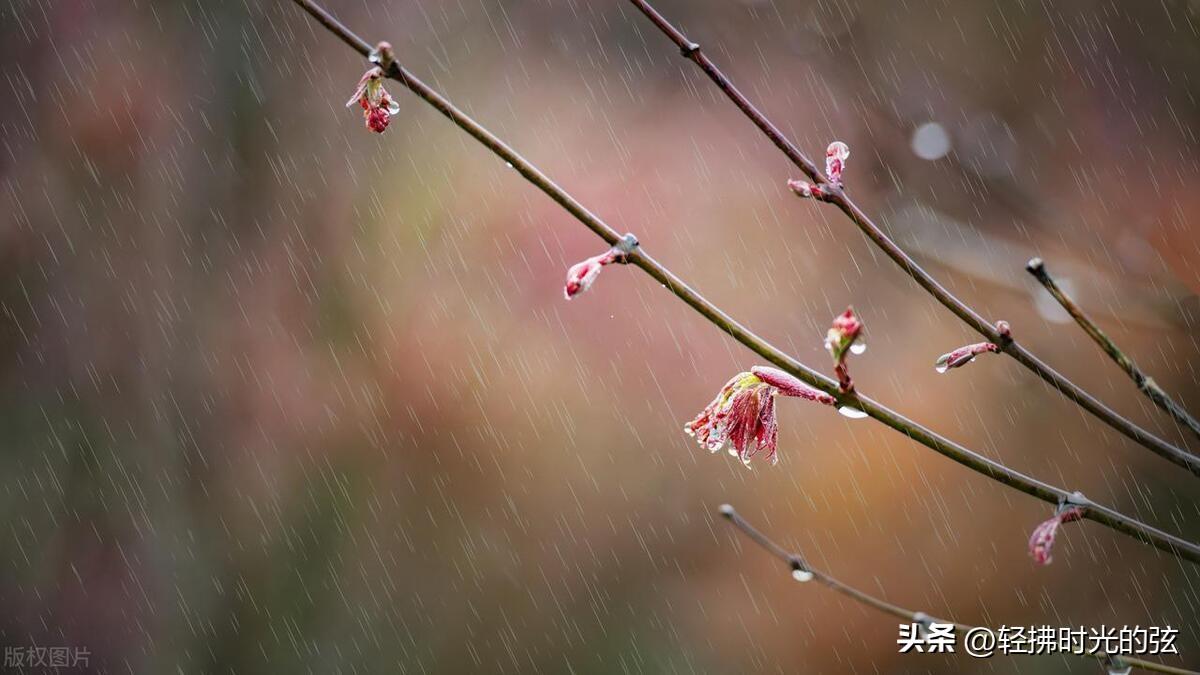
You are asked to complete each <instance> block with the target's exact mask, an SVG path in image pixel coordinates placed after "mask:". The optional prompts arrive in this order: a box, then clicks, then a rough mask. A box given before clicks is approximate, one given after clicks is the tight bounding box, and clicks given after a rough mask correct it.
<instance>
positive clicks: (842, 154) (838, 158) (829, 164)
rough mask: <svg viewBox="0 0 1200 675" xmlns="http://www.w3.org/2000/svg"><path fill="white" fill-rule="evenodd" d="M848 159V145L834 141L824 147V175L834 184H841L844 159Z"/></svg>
mask: <svg viewBox="0 0 1200 675" xmlns="http://www.w3.org/2000/svg"><path fill="white" fill-rule="evenodd" d="M847 159H850V146H848V145H846V144H845V143H843V142H841V141H834V142H832V143H830V144H829V147H828V148H825V177H826V178H828V179H829V182H830V183H833V184H834V185H841V184H842V171H844V170H845V169H846V160H847Z"/></svg>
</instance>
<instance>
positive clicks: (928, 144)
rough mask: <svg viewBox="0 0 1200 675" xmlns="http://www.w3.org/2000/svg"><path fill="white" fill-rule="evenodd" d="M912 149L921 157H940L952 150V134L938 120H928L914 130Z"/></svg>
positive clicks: (928, 158)
mask: <svg viewBox="0 0 1200 675" xmlns="http://www.w3.org/2000/svg"><path fill="white" fill-rule="evenodd" d="M912 149H913V152H914V153H916V155H917V157H920V158H921V159H927V160H930V161H933V160H935V159H940V158H942V157H945V156H946V154H947V153H949V152H950V149H951V142H950V134H948V133H946V129H945V127H943V126H942V125H940V124H938V123H937V122H926V123H925V124H922V125H921V126H919V127H917V130H916V131H914V132H913V136H912Z"/></svg>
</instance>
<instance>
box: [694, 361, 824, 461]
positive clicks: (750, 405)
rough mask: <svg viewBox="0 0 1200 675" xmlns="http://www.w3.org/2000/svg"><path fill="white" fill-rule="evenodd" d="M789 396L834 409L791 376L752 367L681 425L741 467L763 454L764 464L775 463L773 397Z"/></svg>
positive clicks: (703, 444) (776, 433)
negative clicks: (724, 452) (727, 455)
mask: <svg viewBox="0 0 1200 675" xmlns="http://www.w3.org/2000/svg"><path fill="white" fill-rule="evenodd" d="M779 395H782V396H791V397H796V398H803V399H806V400H809V401H816V402H818V403H824V404H825V405H834V404H835V403H836V401H835V400H834V398H833V397H832V396H830V395H829V394H826V393H824V392H821V391H817V390H816V389H813V388H812V387H809V386H808V385H806V384H804V383H803V382H801V381H800V380H798V379H796V378H795V377H792V376H791V375H789V374H787V373H785V372H783V371H782V370H778V369H776V368H770V367H767V366H755V367H754V368H752V369H751V370H750V372H748V373H738V374H737V375H735V376H734V377H733V378H732V379H730V380H729V381H728V382H726V383H725V386H724V387H722V388H721V391H720V392H719V393H718V394H717V397H716V398H714V399H713V400H712V402H711V403H709V404H708V405H707V406H706V407H705V408H704V410H702V411H700V414H699V415H697V416H696V418H695V419H694V420H692V421H691V422H688V423H687V424H686V425H684V427H683V428H684V431H685V432H687V434H688V435H689V436H693V437H695V439H696V442H697V443H699V444H700V446H701V447H704V448H707V449H708V450H709V451H711V452H717V451H719V450H720V449H721V448H722V447H724V446H725V445H726V444H729V445H730V448H729V452H730V454H732V455H735V456H737V458H738V459H740V460H741V461H742V463H743V464H746V465H749V464H750V460H751V458H753V457H754V456H755V455H757V454H758V453H760V452H762V453H764V457H765V458H766V459H767V461H769V462H771V463H772V464H775V463H776V462H777V461H778V456H777V455H776V448H777V446H778V441H779V423H778V420H777V418H776V416H775V397H776V396H779Z"/></svg>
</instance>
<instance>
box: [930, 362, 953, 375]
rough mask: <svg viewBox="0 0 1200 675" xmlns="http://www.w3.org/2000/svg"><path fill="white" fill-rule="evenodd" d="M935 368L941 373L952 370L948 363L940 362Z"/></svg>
mask: <svg viewBox="0 0 1200 675" xmlns="http://www.w3.org/2000/svg"><path fill="white" fill-rule="evenodd" d="M933 369H934V370H936V371H938V372H939V373H944V372H946V371H947V370H950V366H947V365H946V364H944V363H939V364H937V365H935V366H934V367H933Z"/></svg>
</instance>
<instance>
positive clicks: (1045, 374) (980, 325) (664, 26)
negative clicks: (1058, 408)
mask: <svg viewBox="0 0 1200 675" xmlns="http://www.w3.org/2000/svg"><path fill="white" fill-rule="evenodd" d="M629 1H630V2H632V3H633V5H634V6H635V7H637V8H638V9H639V10H640V11H641V12H642V14H645V15H646V17H647V18H648V19H650V21H651V22H652V23H654V25H655V26H657V27H658V29H659V30H661V31H662V32H663V33H664V34H665V35H666V36H667V37H668V38H670V39H671V41H672V42H674V43H675V45H676V46H677V47H679V49H680V51H681V52H682V53H683V55H684V56H685V57H686V58H687V59H689V60H691V61H692V62H693V63H695V64H696V65H697V66H699V68H700V70H702V71H704V73H705V74H706V75H708V77H709V79H711V80H712V81H713V82H714V83H715V84H716V85H717V87H718V88H719V89H720V90H721V91H722V92H724V93H725V95H726V96H727V97H729V100H731V101H733V103H734V105H736V106H737V107H738V109H739V110H741V111H742V113H743V114H745V115H746V117H748V118H749V119H750V121H751V122H753V123H754V125H755V126H757V127H758V128H759V129H760V130H761V131H762V132H763V134H765V135H766V136H767V138H769V139H770V140H771V142H772V143H774V144H775V147H777V148H779V149H780V150H781V151H782V152H783V154H784V155H786V156H787V158H788V159H790V160H791V161H792V164H794V165H796V167H797V168H799V169H800V171H802V172H803V173H804V175H805V176H807V177H808V179H809V180H811V181H813V182H814V183H816V184H817V185H819V186H821V190H822V192H823V193H825V196H824V197H823V198H822V201H827V202H829V203H831V204H835V205H836V206H837V207H838V208H839V209H841V211H842V213H844V214H846V216H847V217H849V218H850V220H851V221H853V222H854V224H855V225H857V226H858V228H859V229H860V230H862V232H863V234H865V235H866V236H867V238H868V239H870V240H871V241H872V242H873V243H874V244H875V245H876V246H878V247H879V248H880V249H881V250H882V251H883V252H884V253H885V254H887V256H888V257H889V258H891V259H892V260H893V261H894V262H895V263H896V264H897V265H899V266H900V269H902V270H904V272H905V273H906V274H907V275H908V276H909V277H911V278H912V279H913V281H916V282H917V284H918V285H919V286H921V288H923V289H925V290H926V291H927V292H928V293H929V294H930V295H932V296H933V297H934V298H936V299H937V301H938V302H940V303H942V305H943V306H945V307H946V308H947V309H949V310H950V311H951V312H953V313H954V314H955V316H957V317H958V318H960V319H962V321H963V322H964V323H966V324H967V325H968V326H970V327H971V328H973V329H974V330H975V331H976V332H978V333H979V334H980V335H982V336H984V337H985V338H987V340H988V342H994V343H996V344H997V345H999V346H1000V349H1001V350H1002V351H1003V352H1004V353H1006V354H1008V355H1009V356H1011V357H1012V358H1014V359H1016V360H1017V362H1019V363H1020V364H1021V365H1023V366H1025V367H1026V368H1028V369H1029V370H1031V371H1033V373H1035V374H1036V375H1037V376H1038V377H1040V378H1042V379H1043V380H1045V381H1046V383H1047V384H1049V385H1050V386H1052V387H1053V388H1055V389H1057V390H1058V391H1059V392H1061V393H1062V394H1063V396H1066V397H1067V398H1068V399H1070V400H1071V401H1073V402H1075V403H1076V404H1078V405H1079V406H1081V407H1082V408H1083V409H1085V410H1087V411H1088V412H1090V413H1092V414H1093V415H1095V416H1096V417H1097V418H1099V419H1100V420H1101V421H1103V422H1104V423H1106V424H1108V425H1109V426H1110V427H1112V428H1114V429H1116V430H1117V431H1119V432H1121V433H1122V434H1124V435H1125V436H1126V437H1128V438H1130V439H1132V440H1134V441H1136V442H1137V443H1139V444H1141V445H1142V446H1144V447H1146V448H1148V449H1149V450H1150V451H1152V452H1154V453H1155V454H1156V455H1158V456H1160V457H1162V458H1164V459H1166V460H1168V461H1170V462H1172V463H1174V464H1176V465H1178V466H1181V467H1183V468H1185V469H1187V470H1188V471H1190V472H1192V474H1194V475H1196V476H1200V457H1196V456H1195V455H1192V454H1190V453H1188V452H1187V451H1185V450H1183V449H1181V448H1178V447H1176V446H1174V445H1172V444H1170V443H1168V442H1167V441H1165V440H1163V439H1161V438H1159V437H1158V436H1155V435H1154V434H1152V433H1150V432H1149V431H1146V430H1145V429H1142V428H1141V427H1139V426H1138V425H1136V424H1134V423H1133V422H1131V421H1130V420H1128V419H1126V418H1125V417H1122V416H1121V415H1120V414H1119V413H1117V412H1116V411H1114V410H1112V409H1111V408H1109V407H1108V406H1106V405H1104V404H1103V403H1101V402H1100V401H1099V400H1097V399H1096V398H1095V397H1093V396H1092V395H1091V394H1089V393H1087V392H1086V391H1084V390H1083V389H1081V388H1080V387H1079V386H1078V385H1076V384H1075V383H1073V382H1071V381H1070V380H1068V379H1067V378H1066V377H1064V376H1062V375H1061V374H1059V373H1058V372H1057V371H1055V370H1054V369H1053V368H1051V367H1050V366H1049V365H1047V364H1046V363H1044V362H1042V361H1041V360H1040V359H1038V358H1037V357H1036V356H1034V354H1033V353H1032V352H1030V351H1029V350H1027V349H1025V348H1024V347H1022V346H1021V345H1020V344H1018V343H1017V342H1016V341H1015V340H1013V339H1012V338H1011V336H1003V335H1000V333H999V332H998V331H997V330H996V328H995V326H993V325H992V324H991V323H989V322H988V321H985V320H984V318H983V317H982V316H980V315H979V314H978V313H976V312H975V310H973V309H971V308H970V307H968V306H967V305H966V304H965V303H963V302H962V301H961V300H959V299H958V298H956V297H954V294H952V293H951V292H950V291H948V290H947V289H946V288H945V287H943V286H942V285H941V284H940V283H938V281H937V280H936V279H934V278H933V276H932V275H930V274H929V273H928V272H926V271H925V270H924V268H922V267H921V266H920V265H918V264H917V262H916V261H915V260H913V259H912V258H911V257H909V255H908V254H907V253H905V252H904V250H903V249H901V248H900V247H899V246H898V245H897V244H896V243H895V242H894V241H892V240H891V238H889V237H888V236H887V235H886V234H884V232H883V230H882V229H880V228H879V226H878V225H876V224H875V223H874V221H872V220H871V219H870V218H869V217H868V216H867V214H866V213H864V212H863V210H862V209H860V208H859V207H858V206H857V205H856V204H855V203H854V202H852V201H851V200H850V198H849V197H847V196H846V193H845V192H844V191H843V190H842V188H841V186H839V185H835V184H831V183H830V182H829V181H828V180H826V178H825V177H824V176H823V175H822V174H821V171H820V170H819V169H818V168H817V166H816V165H815V164H813V162H812V161H811V160H810V159H808V158H807V157H805V156H804V153H802V152H800V150H799V148H797V147H796V145H795V144H794V143H792V142H791V141H790V140H788V138H787V137H786V136H784V135H783V132H782V131H780V130H779V128H778V127H776V126H775V125H774V124H772V123H771V121H770V120H769V119H767V117H766V115H764V114H763V113H762V112H761V111H759V109H758V108H756V107H755V106H754V104H753V103H751V102H750V99H748V98H746V96H745V95H744V94H743V93H742V92H741V91H740V90H738V88H737V87H736V86H735V85H734V84H733V82H732V81H731V80H730V79H729V78H728V77H726V76H725V74H724V73H723V72H721V69H720V68H718V67H717V66H716V64H714V63H713V62H712V60H711V59H709V58H708V56H707V55H706V54H705V53H704V52H703V51H701V50H700V45H698V44H696V43H695V42H692V41H691V40H690V39H688V37H687V36H686V35H684V34H683V32H681V31H680V30H679V29H678V28H676V27H675V26H674V25H672V24H671V22H670V21H668V20H667V19H666V18H665V17H664V16H663V15H662V14H659V13H658V10H656V9H654V7H652V6H651V5H650V3H648V2H646V0H629Z"/></svg>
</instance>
